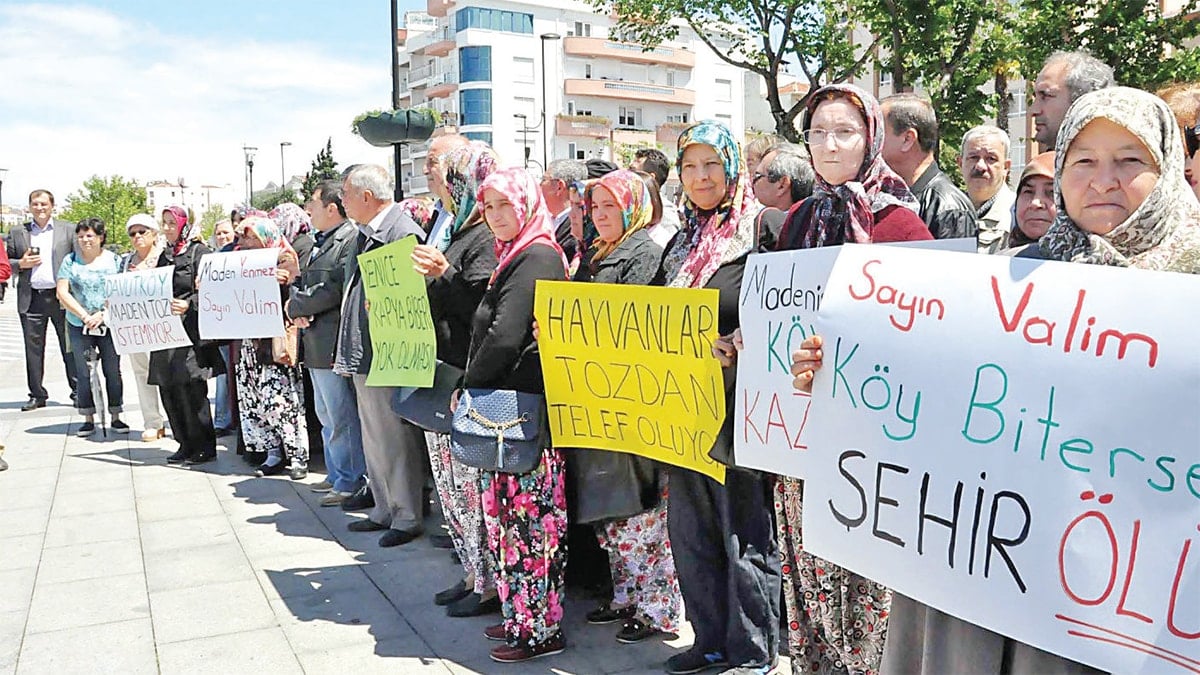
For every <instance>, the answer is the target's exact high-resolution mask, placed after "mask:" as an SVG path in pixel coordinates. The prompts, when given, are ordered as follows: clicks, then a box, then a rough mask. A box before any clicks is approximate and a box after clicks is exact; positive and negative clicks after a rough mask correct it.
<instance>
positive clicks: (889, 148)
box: [880, 94, 979, 239]
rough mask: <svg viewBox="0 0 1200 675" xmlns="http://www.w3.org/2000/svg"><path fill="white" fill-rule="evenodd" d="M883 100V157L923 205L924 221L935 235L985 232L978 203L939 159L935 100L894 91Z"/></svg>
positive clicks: (957, 235) (955, 235) (952, 236)
mask: <svg viewBox="0 0 1200 675" xmlns="http://www.w3.org/2000/svg"><path fill="white" fill-rule="evenodd" d="M880 104H881V106H882V108H883V117H884V122H885V123H884V125H883V127H884V132H883V160H884V161H885V162H887V164H888V166H890V167H892V170H893V171H895V172H896V173H898V174H900V177H901V178H903V179H904V182H905V183H908V187H909V189H910V190H912V193H913V195H915V196H916V198H917V201H919V202H920V203H921V212H920V213H921V220H924V221H925V224H926V225H928V226H929V231H930V233H932V234H933V238H934V239H959V238H962V237H971V238H972V239H973V238H975V236H976V235H977V234H978V232H979V223H978V222H977V221H976V219H975V205H974V204H972V203H971V200H970V198H969V197H967V195H966V194H965V193H964V192H963V191H962V190H960V189H958V188H957V187H955V185H954V183H952V182H951V181H950V179H949V178H948V177H947V176H946V174H944V173H942V170H941V169H940V168H938V165H937V161H936V160H934V157H933V153H934V150H935V149H936V148H937V144H938V124H937V116H936V115H935V114H934V112H933V104H932V103H930V102H929V99H927V98H925V97H923V96H919V95H917V94H893V95H891V96H888V97H887V98H885V99H883V101H881V102H880Z"/></svg>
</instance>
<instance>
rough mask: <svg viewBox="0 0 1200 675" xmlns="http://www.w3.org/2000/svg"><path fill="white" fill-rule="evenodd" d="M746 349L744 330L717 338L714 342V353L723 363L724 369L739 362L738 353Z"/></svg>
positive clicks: (737, 330) (739, 329)
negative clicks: (743, 339)
mask: <svg viewBox="0 0 1200 675" xmlns="http://www.w3.org/2000/svg"><path fill="white" fill-rule="evenodd" d="M745 348H746V345H745V344H744V343H743V342H742V329H741V328H738V329H735V330H734V331H733V332H732V333H730V334H729V335H725V336H723V337H719V338H717V339H716V340H715V341H714V342H713V347H712V353H713V356H715V357H717V360H718V361H720V362H721V367H722V368H729V367H730V366H732V365H733V364H734V363H736V362H737V355H738V352H740V351H742V350H743V349H745Z"/></svg>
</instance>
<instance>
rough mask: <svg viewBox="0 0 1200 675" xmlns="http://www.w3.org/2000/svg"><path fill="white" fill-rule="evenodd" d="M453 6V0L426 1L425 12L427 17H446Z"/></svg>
mask: <svg viewBox="0 0 1200 675" xmlns="http://www.w3.org/2000/svg"><path fill="white" fill-rule="evenodd" d="M453 6H454V0H428V1H427V4H426V5H425V12H426V13H427V14H429V16H446V14H447V13H449V10H450V8H451V7H453Z"/></svg>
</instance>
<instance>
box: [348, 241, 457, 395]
mask: <svg viewBox="0 0 1200 675" xmlns="http://www.w3.org/2000/svg"><path fill="white" fill-rule="evenodd" d="M416 245H417V240H416V238H415V237H405V238H404V239H401V240H400V241H397V242H394V243H391V244H388V245H387V246H384V247H382V248H378V249H375V250H374V251H369V252H367V253H363V254H362V255H360V256H358V269H359V273H360V274H361V275H362V282H363V290H365V291H366V295H367V303H368V307H369V309H368V311H367V315H368V317H369V318H370V328H371V349H372V350H373V351H374V356H373V357H372V359H371V372H370V373H369V374H368V375H367V386H370V387H431V386H433V366H434V363H435V361H436V358H437V338H436V336H435V335H434V332H433V320H432V319H431V318H430V316H429V296H428V295H427V294H426V292H425V278H424V277H422V276H421V275H420V274H419V273H417V271H416V270H414V269H413V266H412V257H411V256H412V252H413V249H414V248H416Z"/></svg>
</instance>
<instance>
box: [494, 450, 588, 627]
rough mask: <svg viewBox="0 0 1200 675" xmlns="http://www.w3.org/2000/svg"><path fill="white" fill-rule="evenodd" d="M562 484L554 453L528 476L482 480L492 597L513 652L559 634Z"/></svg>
mask: <svg viewBox="0 0 1200 675" xmlns="http://www.w3.org/2000/svg"><path fill="white" fill-rule="evenodd" d="M565 482H566V471H565V464H564V463H563V457H562V453H560V452H559V451H558V450H555V449H553V448H549V449H546V450H544V451H543V452H542V459H541V461H540V462H539V463H538V465H537V468H535V469H534V470H533V471H530V472H529V473H521V474H511V473H497V472H493V471H483V472H481V474H480V486H481V488H482V500H483V522H484V525H485V526H486V528H487V534H488V548H489V549H490V551H491V554H492V556H493V557H494V560H495V561H496V591H497V593H498V594H499V596H500V601H501V603H502V606H501V613H502V614H503V616H504V627H505V630H506V631H507V633H508V644H509V645H511V646H514V647H532V646H536V645H540V644H542V643H544V642H546V641H547V640H549V639H550V638H552V637H554V636H555V635H556V634H557V633H558V631H559V622H561V621H562V617H563V600H564V598H563V591H564V588H563V582H564V577H565V571H566V562H567V552H566V547H565V544H566V541H565V539H564V538H565V537H566V534H567V493H566V487H565Z"/></svg>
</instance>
